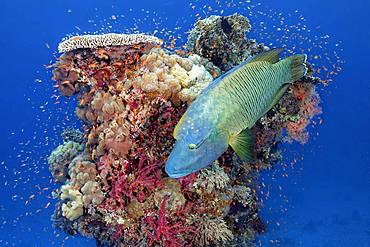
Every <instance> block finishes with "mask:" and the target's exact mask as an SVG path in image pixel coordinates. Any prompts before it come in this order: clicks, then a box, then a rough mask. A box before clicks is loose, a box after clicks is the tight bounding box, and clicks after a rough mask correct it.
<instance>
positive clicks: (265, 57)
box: [248, 48, 283, 64]
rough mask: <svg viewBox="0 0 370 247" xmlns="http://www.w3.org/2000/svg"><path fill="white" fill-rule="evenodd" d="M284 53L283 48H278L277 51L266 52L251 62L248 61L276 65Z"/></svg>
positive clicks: (253, 58) (256, 56)
mask: <svg viewBox="0 0 370 247" xmlns="http://www.w3.org/2000/svg"><path fill="white" fill-rule="evenodd" d="M282 51H283V49H281V48H276V49H272V50H269V51H265V52H262V53H260V54H257V55H255V56H254V57H252V58H251V59H250V60H248V62H249V63H254V62H260V61H265V62H269V63H272V64H274V63H277V62H279V55H280V53H281V52H282Z"/></svg>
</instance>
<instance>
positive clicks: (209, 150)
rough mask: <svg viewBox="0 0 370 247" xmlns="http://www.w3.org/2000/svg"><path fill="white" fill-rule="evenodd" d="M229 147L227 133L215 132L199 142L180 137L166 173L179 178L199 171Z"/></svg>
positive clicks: (169, 158) (167, 163) (168, 162)
mask: <svg viewBox="0 0 370 247" xmlns="http://www.w3.org/2000/svg"><path fill="white" fill-rule="evenodd" d="M227 147H228V143H227V137H226V135H220V134H214V135H211V136H209V137H207V138H206V139H205V140H203V141H202V142H201V143H198V144H197V143H194V142H192V141H191V138H182V139H179V140H177V141H176V143H175V146H174V148H173V149H172V152H171V154H170V156H169V157H168V160H167V162H166V168H165V169H166V173H167V174H168V176H170V177H171V178H179V177H183V176H186V175H189V174H191V173H193V172H196V171H199V170H200V169H203V168H205V167H207V166H209V165H211V164H212V162H213V161H215V160H216V159H217V158H218V157H220V156H221V155H222V154H223V153H224V152H225V151H226V150H227Z"/></svg>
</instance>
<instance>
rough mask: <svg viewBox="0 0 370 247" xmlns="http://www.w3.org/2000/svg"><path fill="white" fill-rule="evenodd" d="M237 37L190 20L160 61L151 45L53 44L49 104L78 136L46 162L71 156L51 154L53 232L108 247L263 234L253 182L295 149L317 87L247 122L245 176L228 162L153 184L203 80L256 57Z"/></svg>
mask: <svg viewBox="0 0 370 247" xmlns="http://www.w3.org/2000/svg"><path fill="white" fill-rule="evenodd" d="M249 28H250V25H249V22H248V19H246V18H245V17H243V16H241V15H233V16H227V17H219V16H212V17H210V18H208V19H205V20H201V21H200V22H199V23H198V24H197V27H196V28H195V29H194V30H192V32H191V34H190V38H189V43H188V45H187V48H188V51H189V52H190V54H188V55H187V56H185V55H183V56H180V55H177V54H175V53H172V52H170V51H167V50H165V49H164V48H162V47H161V46H160V42H159V39H157V38H153V37H151V38H148V39H142V38H140V39H139V38H138V39H137V40H136V41H135V42H134V41H133V40H134V38H133V36H132V37H131V38H130V40H131V39H132V40H131V41H130V42H128V41H127V40H125V39H126V38H124V37H126V36H124V37H123V36H122V35H119V34H110V35H109V37H114V40H113V41H109V42H106V41H105V38H104V37H106V36H88V37H75V38H71V39H69V40H67V41H64V42H63V43H61V46H60V47H61V51H63V52H65V53H64V54H62V55H61V56H60V58H58V61H57V62H56V63H55V64H54V70H53V79H54V80H55V81H56V84H55V85H56V87H57V88H58V89H59V91H60V93H61V94H63V95H65V96H67V97H70V96H72V95H76V96H77V100H78V106H77V109H76V115H77V117H78V118H79V119H81V120H82V121H83V123H84V135H83V140H80V138H74V137H71V136H78V135H75V134H71V135H69V134H68V135H67V134H66V136H68V139H67V140H66V141H68V142H67V143H69V142H72V144H64V146H62V147H61V148H58V149H57V151H54V152H57V153H59V152H60V150H70V149H71V148H68V149H66V147H67V146H68V147H69V146H70V145H72V146H73V147H74V146H76V145H77V146H76V147H79V148H77V149H76V148H74V149H73V150H77V151H76V152H72V153H71V152H70V151H63V152H62V153H63V154H62V157H64V156H66V157H68V158H65V159H63V166H62V167H63V171H64V173H63V176H61V177H62V179H59V180H58V181H59V182H63V183H64V185H62V187H61V189H60V191H58V193H56V196H57V198H59V199H60V200H61V202H60V203H58V204H57V206H56V209H55V213H54V217H53V222H54V225H55V226H57V227H58V228H60V229H62V230H64V231H65V232H67V233H69V234H72V235H75V234H78V233H79V234H82V235H83V236H86V237H91V238H95V239H96V240H97V241H98V242H99V243H101V244H105V245H108V246H245V245H247V244H251V243H253V241H254V240H255V237H256V235H257V234H259V233H261V232H262V231H263V230H264V224H263V223H262V220H261V219H260V218H259V215H258V204H257V195H256V191H257V186H256V184H257V177H258V172H259V171H260V170H261V169H263V168H265V167H266V166H268V165H272V164H273V163H274V162H276V161H277V160H278V159H279V157H280V156H279V152H278V150H279V149H278V146H277V145H278V143H280V142H283V141H285V140H286V139H290V140H298V141H300V142H304V141H305V140H306V138H307V134H306V132H305V128H306V126H307V125H308V124H309V123H310V121H311V119H312V117H314V116H315V115H316V114H318V113H319V112H320V109H319V107H318V103H319V98H318V95H317V93H316V91H315V84H316V83H317V82H318V81H319V80H318V79H317V78H313V77H305V78H304V79H302V81H300V82H295V83H294V85H293V86H292V87H291V88H290V89H289V90H288V93H287V94H286V95H285V96H284V97H283V98H282V100H281V101H280V102H279V104H277V105H276V106H275V107H274V108H273V109H272V110H271V111H270V112H269V113H268V114H267V115H266V116H264V117H263V118H262V119H260V120H259V121H258V122H257V124H256V126H255V127H254V130H253V131H254V132H255V133H256V136H257V145H256V147H255V149H256V153H257V158H258V161H257V163H256V164H255V165H253V166H252V165H251V164H247V163H243V162H241V161H240V160H239V159H238V158H237V157H236V156H235V155H234V154H233V151H232V150H228V151H227V152H226V153H225V154H224V155H222V156H221V157H220V158H219V159H218V160H217V161H216V162H215V163H214V164H213V166H211V167H209V168H207V169H204V170H202V171H200V172H198V173H196V174H191V175H189V176H186V177H184V178H181V179H177V180H175V179H171V178H168V177H167V176H166V174H165V173H164V163H165V162H166V160H167V158H168V155H169V153H170V152H171V149H172V146H173V144H174V141H175V140H174V138H173V137H172V133H173V130H174V127H175V125H176V124H177V122H178V121H179V119H180V118H181V116H182V115H183V113H184V112H185V111H186V109H187V107H188V105H189V104H190V103H191V102H192V101H193V100H194V99H196V97H197V96H198V95H199V93H200V92H201V91H202V90H203V89H204V88H205V87H207V85H209V83H211V82H212V80H213V79H214V78H216V77H218V76H220V75H221V74H222V73H223V72H224V71H226V70H228V69H230V68H232V67H233V66H235V65H236V64H238V63H240V62H241V61H243V60H245V59H246V58H248V57H249V56H251V55H253V54H256V53H259V52H260V51H263V50H267V49H268V48H267V47H265V46H263V45H262V44H257V43H256V42H255V41H253V40H249V39H246V38H245V32H246V31H248V30H249ZM211 31H212V32H211ZM117 37H118V38H117ZM135 37H136V36H135ZM137 37H142V36H137ZM118 41H119V42H118ZM123 41H125V42H123ZM139 41H140V42H139ZM184 54H185V53H184ZM284 130H287V131H286V132H287V135H284V134H283V133H284ZM71 133H72V132H71ZM80 137H81V136H80ZM77 140H80V141H77ZM82 144H84V147H83V150H82V146H81V145H82ZM78 145H80V146H78ZM58 150H59V151H58ZM52 156H53V157H54V156H55V153H54V154H52ZM54 160H55V158H50V163H51V164H54V163H55V162H54ZM51 170H52V171H53V169H51ZM54 173H55V172H53V174H54ZM54 176H55V175H54Z"/></svg>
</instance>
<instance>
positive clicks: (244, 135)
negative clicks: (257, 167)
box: [229, 128, 256, 163]
mask: <svg viewBox="0 0 370 247" xmlns="http://www.w3.org/2000/svg"><path fill="white" fill-rule="evenodd" d="M254 143H255V137H254V134H253V133H252V131H251V129H248V128H247V129H244V130H242V131H241V132H240V133H239V134H237V135H231V136H230V138H229V145H230V146H231V147H232V149H233V150H234V152H235V153H236V154H237V155H238V156H239V158H240V159H241V160H243V161H245V162H251V163H252V162H254V161H255V160H256V155H255V151H254Z"/></svg>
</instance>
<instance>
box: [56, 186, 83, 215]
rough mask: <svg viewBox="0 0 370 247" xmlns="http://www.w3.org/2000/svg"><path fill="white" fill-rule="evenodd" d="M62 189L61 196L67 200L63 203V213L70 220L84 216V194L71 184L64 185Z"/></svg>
mask: <svg viewBox="0 0 370 247" xmlns="http://www.w3.org/2000/svg"><path fill="white" fill-rule="evenodd" d="M61 191H62V193H61V195H60V198H61V199H62V200H64V201H66V202H64V203H63V204H62V215H63V216H64V217H66V218H67V219H69V220H75V219H77V218H79V217H80V216H82V215H83V206H82V194H81V193H80V192H79V191H78V190H76V189H74V188H73V187H72V186H71V185H63V186H62V188H61Z"/></svg>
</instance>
